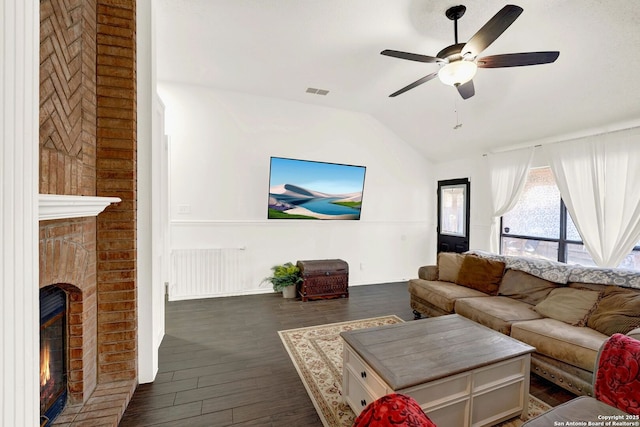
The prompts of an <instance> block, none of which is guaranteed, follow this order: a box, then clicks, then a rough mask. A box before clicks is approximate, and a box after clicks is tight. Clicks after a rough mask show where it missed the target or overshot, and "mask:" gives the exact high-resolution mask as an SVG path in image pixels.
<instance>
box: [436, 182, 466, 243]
mask: <svg viewBox="0 0 640 427" xmlns="http://www.w3.org/2000/svg"><path fill="white" fill-rule="evenodd" d="M470 200H471V198H470V195H469V179H467V178H461V179H449V180H446V181H438V252H458V253H461V252H465V251H468V250H469V202H470Z"/></svg>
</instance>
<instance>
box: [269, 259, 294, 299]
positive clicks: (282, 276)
mask: <svg viewBox="0 0 640 427" xmlns="http://www.w3.org/2000/svg"><path fill="white" fill-rule="evenodd" d="M271 271H272V272H273V274H272V275H271V276H269V277H265V279H264V280H263V282H270V283H271V284H272V285H273V290H274V291H275V292H282V296H283V297H285V298H295V297H296V285H297V284H298V283H300V282H302V277H301V276H300V269H299V268H298V267H297V266H295V265H293V264H292V263H290V262H287V263H286V264H282V265H274V266H273V267H271Z"/></svg>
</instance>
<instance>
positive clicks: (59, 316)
mask: <svg viewBox="0 0 640 427" xmlns="http://www.w3.org/2000/svg"><path fill="white" fill-rule="evenodd" d="M66 353H67V294H66V293H65V292H64V291H63V290H62V289H60V288H58V287H56V286H48V287H46V288H43V289H41V290H40V425H41V426H49V425H51V423H52V422H53V420H54V419H55V418H56V417H57V416H58V415H59V414H60V412H62V409H63V408H64V406H65V404H66V401H67V355H66Z"/></svg>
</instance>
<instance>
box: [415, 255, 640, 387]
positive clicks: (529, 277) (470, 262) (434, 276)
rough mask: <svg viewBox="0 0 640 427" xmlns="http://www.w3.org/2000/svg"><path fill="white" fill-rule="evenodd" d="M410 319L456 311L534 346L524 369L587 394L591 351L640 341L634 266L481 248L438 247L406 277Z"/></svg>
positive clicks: (639, 286) (638, 278)
mask: <svg viewBox="0 0 640 427" xmlns="http://www.w3.org/2000/svg"><path fill="white" fill-rule="evenodd" d="M409 293H410V296H411V307H412V308H413V310H414V314H415V315H416V318H419V317H421V316H429V317H432V316H440V315H445V314H452V313H457V314H460V315H462V316H465V317H467V318H469V319H471V320H474V321H476V322H478V323H480V324H482V325H485V326H488V327H490V328H492V329H494V330H496V331H500V332H502V333H504V334H506V335H510V336H511V337H513V338H516V339H518V340H520V341H523V342H525V343H527V344H529V345H531V346H534V347H535V348H536V352H535V353H534V354H533V355H532V361H531V365H532V366H531V368H532V372H534V373H536V374H538V375H540V376H542V377H544V378H546V379H548V380H549V381H551V382H553V383H555V384H558V385H559V386H561V387H563V388H565V389H567V390H569V391H571V392H573V393H574V394H576V395H591V394H592V392H593V388H592V376H593V371H594V369H595V362H596V357H597V354H598V350H599V349H600V346H601V345H602V343H603V342H604V341H605V340H606V339H607V337H609V336H611V335H612V334H614V333H616V332H619V333H625V334H628V335H632V336H634V337H635V338H637V339H640V272H633V271H625V270H620V269H601V268H589V267H581V266H572V265H567V264H563V263H558V262H552V261H547V260H541V259H533V258H524V257H507V256H501V255H495V254H489V253H484V252H469V253H465V254H455V253H440V254H439V255H438V262H437V265H430V266H424V267H420V269H419V271H418V278H417V279H412V280H410V281H409Z"/></svg>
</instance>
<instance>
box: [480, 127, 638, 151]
mask: <svg viewBox="0 0 640 427" xmlns="http://www.w3.org/2000/svg"><path fill="white" fill-rule="evenodd" d="M626 124H627V125H629V126H627V127H622V126H621V127H619V128H617V129H610V130H602V129H598V130H594V129H591V131H592V132H593V133H586V134H581V135H576V132H574V133H573V134H565V135H564V136H560V137H558V139H550V140H548V141H545V142H542V141H541V142H538V143H537V144H534V145H532V144H530V143H529V144H526V145H524V144H523V145H520V146H511V148H509V147H506V148H505V149H502V150H501V149H499V148H498V149H497V150H496V151H493V152H489V153H484V154H482V157H486V156H487V155H489V154H498V153H506V152H508V151H516V150H524V149H526V148H532V147H533V148H536V147H542V146H543V145H549V144H556V143H559V142H569V141H576V140H578V139H584V138H590V137H593V136H599V135H608V134H612V133H616V132H622V131H630V130H634V129H638V130H640V124H638V121H637V120H635V121H633V122H630V123H626Z"/></svg>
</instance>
